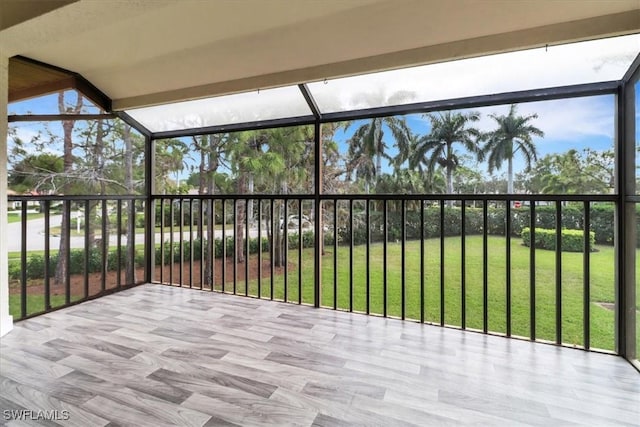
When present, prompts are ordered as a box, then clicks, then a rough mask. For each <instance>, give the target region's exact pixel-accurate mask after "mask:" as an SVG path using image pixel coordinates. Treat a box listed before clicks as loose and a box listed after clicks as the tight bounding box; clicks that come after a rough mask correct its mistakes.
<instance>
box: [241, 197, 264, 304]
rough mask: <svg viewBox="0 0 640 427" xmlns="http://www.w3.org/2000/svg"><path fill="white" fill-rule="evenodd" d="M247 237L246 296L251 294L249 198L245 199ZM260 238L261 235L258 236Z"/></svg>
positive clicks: (245, 263) (245, 240)
mask: <svg viewBox="0 0 640 427" xmlns="http://www.w3.org/2000/svg"><path fill="white" fill-rule="evenodd" d="M244 210H245V215H244V219H245V230H244V232H245V239H244V246H245V252H246V255H245V256H244V296H249V257H250V256H251V234H250V233H249V227H250V225H251V218H249V199H246V200H245V207H244ZM258 239H260V236H258Z"/></svg>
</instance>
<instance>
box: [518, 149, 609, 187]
mask: <svg viewBox="0 0 640 427" xmlns="http://www.w3.org/2000/svg"><path fill="white" fill-rule="evenodd" d="M611 156H613V153H612V152H610V151H604V152H596V151H593V150H590V149H586V150H583V151H582V152H579V151H577V150H573V149H571V150H568V151H567V152H565V153H557V154H548V155H546V156H544V157H543V158H541V159H539V160H538V161H537V162H536V164H535V166H534V167H532V168H531V169H530V170H529V171H527V172H525V173H523V174H521V175H520V176H519V177H520V178H521V179H522V180H523V181H524V183H525V186H526V188H527V189H528V190H529V191H530V192H531V193H534V194H535V193H546V194H602V193H605V194H606V193H610V192H611V190H612V187H611V186H612V184H613V183H612V178H611V177H612V176H613V162H611V163H610V164H609V166H607V161H606V159H608V158H613V157H611ZM594 158H600V159H601V160H602V161H603V163H600V164H599V163H593V162H594Z"/></svg>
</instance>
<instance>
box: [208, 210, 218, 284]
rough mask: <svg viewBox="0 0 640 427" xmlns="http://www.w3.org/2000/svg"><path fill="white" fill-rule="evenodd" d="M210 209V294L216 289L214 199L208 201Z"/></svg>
mask: <svg viewBox="0 0 640 427" xmlns="http://www.w3.org/2000/svg"><path fill="white" fill-rule="evenodd" d="M209 204H210V206H211V209H209V221H211V227H213V228H212V229H211V241H210V242H207V245H208V247H209V248H210V249H211V250H210V251H209V258H210V259H211V277H209V282H210V283H209V286H210V288H211V289H210V290H211V292H213V291H215V288H216V199H214V198H212V199H211V200H210V201H209Z"/></svg>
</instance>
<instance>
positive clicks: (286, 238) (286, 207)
mask: <svg viewBox="0 0 640 427" xmlns="http://www.w3.org/2000/svg"><path fill="white" fill-rule="evenodd" d="M283 202H284V213H283V215H284V218H283V220H282V234H283V239H284V277H283V279H284V295H283V297H284V298H283V299H284V301H285V302H287V301H289V280H288V279H289V200H283ZM298 220H300V218H298Z"/></svg>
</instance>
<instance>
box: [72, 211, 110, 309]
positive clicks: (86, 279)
mask: <svg viewBox="0 0 640 427" xmlns="http://www.w3.org/2000/svg"><path fill="white" fill-rule="evenodd" d="M90 209H91V202H90V201H89V200H85V201H84V269H83V274H84V276H83V284H84V291H83V292H84V298H87V297H88V296H89V255H90V252H91V247H90V246H91V245H90V243H91V242H89V221H90V217H89V213H90ZM76 220H77V221H80V215H78V217H77V218H76ZM102 221H104V218H102ZM103 238H104V236H103Z"/></svg>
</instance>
